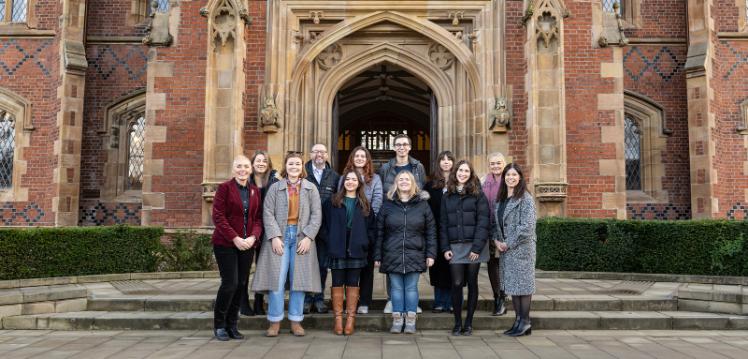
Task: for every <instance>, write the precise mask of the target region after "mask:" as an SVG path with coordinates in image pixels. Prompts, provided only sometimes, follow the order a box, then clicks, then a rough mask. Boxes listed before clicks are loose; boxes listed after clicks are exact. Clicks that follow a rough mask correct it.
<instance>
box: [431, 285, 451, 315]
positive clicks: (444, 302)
mask: <svg viewBox="0 0 748 359" xmlns="http://www.w3.org/2000/svg"><path fill="white" fill-rule="evenodd" d="M434 307H435V308H439V307H441V308H442V309H444V310H450V309H452V288H450V287H446V288H443V287H434Z"/></svg>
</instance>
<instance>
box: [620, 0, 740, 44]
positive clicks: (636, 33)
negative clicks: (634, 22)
mask: <svg viewBox="0 0 748 359" xmlns="http://www.w3.org/2000/svg"><path fill="white" fill-rule="evenodd" d="M729 1H733V3H734V0H729ZM640 2H641V13H640V19H641V26H640V27H637V28H633V29H629V30H626V36H629V37H633V38H652V37H665V38H685V37H686V36H687V34H688V28H687V27H686V24H687V20H686V19H687V16H688V15H687V13H686V11H687V8H686V4H687V1H686V0H643V1H641V0H640Z"/></svg>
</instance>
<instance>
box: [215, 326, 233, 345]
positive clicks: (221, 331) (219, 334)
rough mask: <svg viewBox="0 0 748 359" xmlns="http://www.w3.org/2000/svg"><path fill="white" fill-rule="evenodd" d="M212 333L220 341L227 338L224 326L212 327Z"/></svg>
mask: <svg viewBox="0 0 748 359" xmlns="http://www.w3.org/2000/svg"><path fill="white" fill-rule="evenodd" d="M213 335H215V336H216V339H218V340H220V341H222V342H225V341H228V340H229V333H228V332H227V331H226V329H224V328H218V329H213Z"/></svg>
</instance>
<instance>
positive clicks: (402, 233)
mask: <svg viewBox="0 0 748 359" xmlns="http://www.w3.org/2000/svg"><path fill="white" fill-rule="evenodd" d="M394 181H395V182H394V184H393V186H392V188H391V189H390V191H389V192H388V193H387V200H386V201H385V202H384V204H383V205H382V209H381V210H380V211H379V216H378V218H377V237H376V244H375V245H374V261H375V265H377V266H379V271H380V272H382V273H387V274H389V281H390V295H391V298H392V327H391V328H390V332H391V333H400V332H402V331H404V332H405V333H408V334H413V333H415V332H416V311H417V308H418V279H419V277H420V276H421V273H423V272H425V271H426V269H427V268H428V267H431V266H432V265H434V259H435V258H436V252H437V248H436V222H435V221H434V215H433V214H432V213H431V208H430V207H429V204H428V202H427V200H428V198H429V196H428V192H426V191H422V190H420V189H419V188H418V185H417V184H416V179H415V177H414V176H413V174H412V173H410V171H401V172H400V173H398V174H397V175H395V177H394ZM403 324H404V325H403ZM403 326H404V328H403Z"/></svg>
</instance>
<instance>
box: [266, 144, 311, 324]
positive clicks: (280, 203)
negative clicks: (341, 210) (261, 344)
mask: <svg viewBox="0 0 748 359" xmlns="http://www.w3.org/2000/svg"><path fill="white" fill-rule="evenodd" d="M304 172H305V171H304V166H303V161H302V158H301V154H300V153H296V152H290V153H289V154H287V155H286V159H285V160H284V168H283V170H282V171H281V176H282V177H283V179H282V180H280V181H279V182H276V183H275V184H273V185H272V186H271V187H270V188H269V189H268V192H267V195H266V197H265V204H264V209H263V216H262V218H263V223H264V225H265V241H266V242H265V243H264V244H263V245H262V247H261V250H260V259H259V262H258V263H257V270H256V271H255V275H254V279H253V281H252V290H253V291H255V292H267V293H268V294H269V295H268V311H267V318H268V321H269V322H270V324H269V327H268V330H267V333H266V335H267V336H269V337H275V336H277V335H278V331H279V328H280V321H281V320H283V305H284V301H285V288H286V286H287V285H288V287H289V289H290V294H289V300H288V319H289V320H290V321H291V332H292V333H293V334H294V335H296V336H303V335H304V328H302V327H301V321H302V320H303V319H304V295H305V293H306V292H311V293H320V292H322V286H321V284H320V276H319V265H318V263H317V249H316V246H315V245H314V238H315V237H316V236H317V232H318V231H319V228H320V226H321V225H322V209H321V207H322V206H321V205H320V198H319V192H318V191H317V187H316V186H315V185H314V184H312V183H311V182H309V181H307V180H306V179H305V178H306V173H304ZM286 281H288V282H289V283H286Z"/></svg>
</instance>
